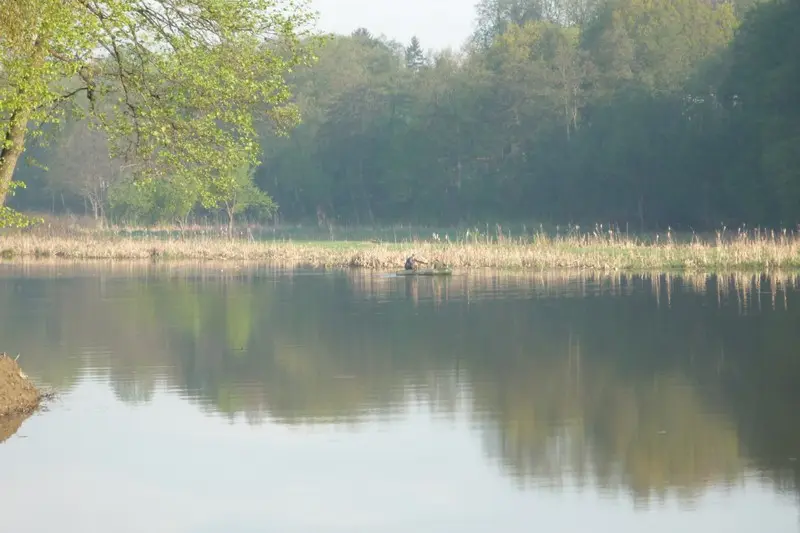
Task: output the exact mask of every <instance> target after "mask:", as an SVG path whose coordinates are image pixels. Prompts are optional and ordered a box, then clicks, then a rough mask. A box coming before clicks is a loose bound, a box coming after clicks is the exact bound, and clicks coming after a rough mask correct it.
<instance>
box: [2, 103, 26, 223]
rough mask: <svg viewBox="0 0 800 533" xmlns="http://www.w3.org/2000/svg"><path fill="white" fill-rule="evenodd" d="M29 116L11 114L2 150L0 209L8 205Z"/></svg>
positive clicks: (23, 113) (20, 112)
mask: <svg viewBox="0 0 800 533" xmlns="http://www.w3.org/2000/svg"><path fill="white" fill-rule="evenodd" d="M29 116H30V113H29V112H28V111H15V112H14V113H12V114H11V120H10V121H9V122H10V127H9V128H8V131H7V132H6V135H5V139H4V141H5V142H4V143H3V148H2V150H0V207H2V206H4V205H5V204H6V197H7V196H8V191H9V188H10V187H11V180H12V179H13V178H14V169H15V168H16V167H17V161H19V156H21V155H22V152H23V151H24V149H25V133H26V131H27V128H28V117H29Z"/></svg>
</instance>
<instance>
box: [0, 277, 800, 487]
mask: <svg viewBox="0 0 800 533" xmlns="http://www.w3.org/2000/svg"><path fill="white" fill-rule="evenodd" d="M756 281H757V283H754V280H753V279H750V278H746V277H739V278H730V279H726V281H725V283H717V281H716V278H714V277H711V278H706V277H694V278H692V277H689V278H674V279H672V278H662V279H658V278H648V277H638V278H637V277H629V278H626V277H624V276H616V277H612V278H592V277H588V278H587V277H578V278H570V277H561V278H560V277H558V276H557V275H537V276H532V277H524V276H519V275H518V276H517V277H514V276H512V275H508V276H506V277H504V276H503V275H488V276H486V277H481V276H473V277H453V278H452V279H449V280H439V279H419V280H414V281H409V280H407V279H399V280H398V279H395V280H391V279H383V278H375V277H372V278H370V277H365V276H361V275H356V276H325V277H322V276H311V277H306V278H300V277H298V278H286V279H283V278H279V279H277V280H276V279H275V278H270V277H265V276H249V275H248V274H246V273H239V274H235V273H234V274H231V275H226V277H224V278H222V279H205V280H204V279H201V278H196V277H195V278H190V277H185V276H175V277H172V278H167V277H156V278H150V279H148V280H147V281H138V282H137V281H131V280H126V279H124V278H120V279H117V278H109V279H107V280H104V281H103V282H102V283H100V282H98V281H97V280H93V279H67V280H61V281H58V282H48V281H44V280H40V281H37V280H25V281H22V282H18V281H14V282H11V281H3V282H0V283H2V284H0V335H2V336H3V338H4V339H8V340H9V341H10V343H11V344H12V345H11V346H8V347H7V349H9V350H11V351H18V352H21V353H24V354H26V355H25V356H26V360H27V364H28V366H27V368H28V369H29V370H30V372H31V373H36V374H37V375H38V376H42V377H44V379H46V380H48V381H50V382H52V383H56V384H67V385H69V384H73V383H75V382H77V380H78V379H79V376H80V375H81V373H82V372H84V368H85V367H87V366H89V367H95V368H106V369H108V373H109V377H110V379H111V381H112V383H113V387H114V389H115V391H116V394H117V395H118V397H120V398H122V399H123V400H124V401H139V402H141V401H145V402H146V401H149V399H150V398H152V394H153V391H154V390H155V389H156V383H158V382H162V381H163V382H165V383H166V384H167V386H168V387H171V388H177V389H179V390H182V391H185V393H186V394H187V395H188V397H190V398H191V399H192V401H194V402H196V403H197V404H199V405H200V406H202V408H203V409H204V410H207V411H209V412H220V413H224V414H226V415H227V416H229V417H231V418H233V417H236V416H244V417H245V418H246V419H247V421H248V422H249V423H252V424H258V423H261V422H263V421H264V420H266V419H273V420H277V421H279V422H280V423H284V424H314V423H320V422H335V423H338V424H345V425H348V424H349V425H357V424H359V423H360V422H361V421H363V420H366V419H390V418H392V417H398V416H404V415H405V413H406V411H407V409H408V406H409V404H414V403H417V404H418V405H423V406H426V407H428V408H429V409H431V410H432V411H436V412H437V413H438V414H437V416H439V415H446V416H448V417H451V418H452V417H454V416H455V413H456V412H457V411H464V409H465V407H464V402H467V403H468V409H467V411H468V412H469V413H471V414H470V416H471V417H472V418H473V420H474V421H476V422H478V427H479V428H480V431H481V433H482V438H483V441H484V443H485V450H486V452H487V454H489V455H490V456H491V457H493V458H495V459H497V460H498V461H499V462H500V463H501V464H502V465H503V468H504V471H506V472H507V473H508V474H509V475H512V476H513V477H515V478H516V479H518V480H519V481H520V483H528V482H531V481H533V482H536V483H545V484H547V485H549V486H560V485H563V484H566V483H579V484H581V485H585V484H592V485H597V486H600V487H602V488H603V489H604V490H608V491H620V490H623V491H626V492H629V493H631V494H632V495H633V496H634V497H635V498H637V500H647V499H649V498H650V497H654V496H655V497H665V496H666V495H667V494H669V493H674V494H678V495H680V496H682V497H685V498H687V499H691V497H693V496H695V495H697V494H700V493H701V492H702V491H703V490H704V488H706V487H708V486H711V485H717V486H718V485H723V484H730V483H733V482H734V481H736V480H737V479H739V478H740V477H741V476H742V475H743V472H744V470H745V469H746V468H747V467H748V462H749V461H752V462H754V463H755V464H756V465H757V466H758V467H761V468H763V469H764V470H765V472H766V473H767V474H768V475H769V476H770V477H771V478H772V479H774V480H775V481H776V482H777V483H779V484H781V485H783V486H786V487H791V488H795V487H796V486H797V483H796V481H797V472H798V465H797V462H791V461H790V457H791V456H792V455H793V454H794V453H796V452H794V451H793V450H797V449H798V447H797V446H796V444H798V443H800V438H798V430H800V426H798V424H797V423H796V422H795V421H794V418H793V416H792V415H793V413H792V412H791V409H792V406H793V405H796V404H797V392H796V389H797V387H796V386H795V384H796V383H797V379H798V378H800V368H798V362H800V358H798V357H797V355H798V354H795V353H794V348H793V346H796V345H797V341H798V340H800V339H798V335H799V334H798V333H797V332H796V331H795V330H796V327H795V324H796V323H797V318H798V317H797V312H796V311H795V307H794V306H793V305H792V302H793V300H794V299H795V293H793V292H790V293H789V294H788V299H786V300H784V294H783V292H782V291H777V292H774V291H772V290H771V287H772V286H774V285H770V286H769V287H760V288H761V295H762V298H763V300H764V301H763V302H761V303H762V304H763V305H761V307H760V308H759V307H758V299H759V297H758V296H757V294H755V295H754V294H752V291H751V290H750V289H748V287H750V286H751V285H752V286H757V285H758V284H759V283H762V280H756ZM20 283H21V284H22V285H23V289H19V288H17V287H18V286H19V284H20ZM409 283H411V284H412V287H413V289H414V290H413V291H412V292H409ZM366 287H368V289H367V288H366ZM643 289H644V290H643ZM656 289H657V290H656ZM497 295H500V296H501V297H497ZM774 302H778V305H773V303H774ZM773 307H774V310H773ZM12 310H13V312H12ZM745 311H747V313H745ZM31 317H37V320H36V321H33V322H32V321H31V320H32V318H31ZM42 323H44V324H46V326H45V327H46V331H47V334H45V335H41V334H39V333H40V332H41V329H38V328H41V324H42ZM33 324H37V325H38V326H34V325H33ZM32 328H33V329H32ZM89 348H91V349H93V350H95V352H96V353H97V354H101V355H93V356H91V357H89V356H87V355H86V353H87V350H88V349H89ZM54 354H57V355H54ZM61 354H63V356H62V355H61ZM102 354H105V355H102Z"/></svg>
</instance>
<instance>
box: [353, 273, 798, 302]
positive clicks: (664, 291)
mask: <svg viewBox="0 0 800 533" xmlns="http://www.w3.org/2000/svg"><path fill="white" fill-rule="evenodd" d="M346 275H347V278H348V279H349V281H350V284H351V286H352V287H353V290H354V292H355V293H357V294H361V295H362V296H363V297H366V298H370V299H374V300H378V301H380V300H383V301H388V300H391V299H394V298H397V297H398V296H399V295H400V293H401V292H405V293H406V294H405V296H406V297H407V298H408V299H411V300H413V301H414V302H415V303H419V302H420V301H425V300H434V301H436V302H439V303H441V302H443V301H448V300H467V301H470V300H485V299H498V300H499V299H508V298H587V297H597V296H631V295H632V294H634V293H635V292H644V293H646V294H650V295H652V296H653V297H654V298H655V301H656V305H658V306H662V305H663V306H667V307H669V306H670V305H671V303H672V296H673V293H674V292H675V291H676V290H681V291H683V292H688V293H692V294H697V295H709V294H711V295H714V296H715V298H716V300H717V305H718V306H722V305H723V301H725V300H734V299H735V302H736V304H737V306H738V308H739V310H740V311H741V312H743V313H744V312H746V311H747V310H748V309H749V308H751V307H752V306H756V308H757V309H759V310H760V309H761V308H762V307H761V306H762V305H763V303H767V304H768V305H770V306H771V307H772V308H773V309H776V308H777V307H779V306H780V307H783V308H786V307H787V305H788V302H787V292H788V291H790V290H793V289H796V288H798V287H800V274H797V273H781V272H775V273H750V274H747V273H742V272H731V273H718V274H695V273H664V272H652V273H621V272H620V273H615V274H603V273H597V272H587V271H542V272H514V271H497V270H486V271H473V272H465V273H463V274H455V275H453V276H451V277H441V278H436V277H430V278H422V279H417V278H394V277H391V276H385V275H381V274H373V273H369V272H361V271H352V272H348V273H347V274H346ZM767 294H768V295H769V298H768V299H767V302H763V300H764V299H765V296H764V295H767Z"/></svg>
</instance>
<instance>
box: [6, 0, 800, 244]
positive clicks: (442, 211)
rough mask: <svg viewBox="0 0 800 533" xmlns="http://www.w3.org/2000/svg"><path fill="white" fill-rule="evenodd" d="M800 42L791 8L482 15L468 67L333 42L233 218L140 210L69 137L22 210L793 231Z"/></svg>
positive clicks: (113, 174)
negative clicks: (295, 119) (294, 121)
mask: <svg viewBox="0 0 800 533" xmlns="http://www.w3.org/2000/svg"><path fill="white" fill-rule="evenodd" d="M798 25H800V2H797V1H796V0H765V1H761V2H759V1H757V0H735V1H732V2H729V1H725V0H481V1H480V3H479V4H478V6H477V18H476V24H475V30H474V34H473V35H472V36H471V37H470V39H469V40H468V42H466V43H465V44H464V46H463V47H462V48H461V49H460V50H458V51H454V50H438V51H427V50H426V49H425V48H424V43H420V41H419V40H418V39H413V40H412V41H411V42H410V43H398V42H395V41H393V40H390V39H387V38H385V37H377V36H374V35H372V34H371V33H370V32H369V31H368V29H360V30H357V31H355V32H354V33H353V34H352V35H335V36H331V37H330V38H329V39H327V40H326V42H325V44H324V45H323V46H322V47H321V48H319V50H317V52H316V55H317V60H316V62H315V63H314V64H313V65H312V66H310V67H304V68H298V69H296V70H295V71H294V72H292V73H291V74H290V75H289V76H290V77H289V81H290V86H291V91H292V99H293V101H294V102H295V103H296V104H297V106H298V108H299V110H300V113H301V117H302V122H301V123H300V124H299V125H298V126H296V127H295V128H293V129H292V131H291V132H290V133H289V134H288V135H285V136H282V135H277V134H275V133H273V132H271V130H269V129H268V128H266V127H265V128H262V131H261V135H260V142H261V148H262V158H261V159H262V163H261V165H260V166H258V167H257V168H249V169H242V171H241V178H242V179H241V180H240V183H241V184H242V191H243V193H242V195H241V196H240V198H239V200H238V205H229V206H227V208H228V209H227V210H223V211H221V212H219V213H214V212H208V211H206V210H204V209H203V208H202V206H201V205H200V203H199V201H198V198H195V197H192V196H191V195H187V194H186V193H185V191H180V190H171V188H170V184H169V182H168V181H166V182H163V183H162V184H161V185H160V186H159V188H158V189H157V190H154V191H148V192H146V193H145V192H143V191H140V190H139V189H137V188H136V187H135V186H134V185H133V184H132V181H131V178H130V175H129V173H128V172H126V171H125V165H124V164H121V163H119V162H116V161H111V160H110V159H109V158H108V155H107V154H108V152H107V149H106V146H105V139H104V138H103V136H102V134H101V133H98V132H96V131H92V130H89V129H87V128H86V126H85V125H84V124H82V123H79V122H70V121H67V123H66V124H65V125H64V127H63V128H62V129H61V131H59V133H58V134H57V135H56V137H55V140H54V142H53V143H52V145H51V146H50V147H48V148H47V149H35V148H34V149H29V150H28V152H29V153H30V154H31V155H33V156H34V157H36V158H37V159H38V160H39V161H40V163H42V164H44V165H45V166H46V167H47V168H48V170H47V171H44V170H42V169H40V168H39V167H37V166H35V165H32V164H28V165H20V167H19V168H18V169H17V177H18V179H20V180H22V181H24V182H25V183H26V185H27V188H25V189H21V190H18V191H17V192H16V195H15V196H14V197H13V198H11V199H10V202H9V205H12V206H14V207H16V208H18V209H23V210H31V211H39V212H56V213H59V212H65V211H66V212H72V213H78V214H84V213H89V214H90V215H94V216H95V217H98V218H104V219H110V220H112V221H113V222H117V223H122V222H126V223H137V224H148V223H156V222H160V221H168V222H180V223H186V222H188V221H189V220H190V219H192V218H193V217H207V216H209V215H212V216H220V217H221V218H220V220H227V218H228V217H227V215H231V216H233V215H234V214H237V213H241V214H242V215H243V216H246V215H250V216H251V218H252V219H256V218H259V219H260V220H262V221H266V220H272V221H274V220H276V218H275V217H276V215H277V217H278V218H277V220H280V221H283V222H297V221H305V222H312V223H314V224H316V223H321V224H325V223H335V224H352V225H388V224H395V223H409V224H439V225H455V224H472V223H476V222H490V223H491V222H512V221H518V222H526V223H537V224H538V223H543V224H548V225H555V224H561V225H567V224H580V225H594V224H595V223H598V222H600V223H612V224H619V225H620V226H621V227H626V226H627V227H630V229H631V230H636V229H648V228H665V227H667V226H671V227H672V228H673V229H675V228H677V229H684V230H686V229H690V228H691V229H696V230H700V229H710V228H715V227H719V226H720V225H721V224H726V225H728V226H729V227H730V226H736V225H739V224H747V225H750V226H754V225H764V226H773V227H793V226H794V225H795V224H797V223H798V222H800V92H799V91H798V90H797V87H798V86H799V85H800V61H798V59H797V56H796V51H797V50H800V34H798V33H797V32H796V31H795V28H796V27H797V26H798ZM251 184H255V185H256V186H257V188H256V187H252V186H250V185H251ZM262 191H263V192H266V193H268V194H269V197H266V196H264V195H263V194H261V192H262ZM270 197H271V199H272V200H274V203H272V201H271V200H270ZM276 205H277V210H276V209H275V207H276ZM248 208H249V209H248ZM259 214H260V216H258V215H259Z"/></svg>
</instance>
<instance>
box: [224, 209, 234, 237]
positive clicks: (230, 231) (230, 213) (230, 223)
mask: <svg viewBox="0 0 800 533" xmlns="http://www.w3.org/2000/svg"><path fill="white" fill-rule="evenodd" d="M234 209H236V206H235V205H232V204H229V203H228V202H225V211H226V212H227V213H228V238H229V239H233V217H234V213H233V211H234Z"/></svg>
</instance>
